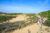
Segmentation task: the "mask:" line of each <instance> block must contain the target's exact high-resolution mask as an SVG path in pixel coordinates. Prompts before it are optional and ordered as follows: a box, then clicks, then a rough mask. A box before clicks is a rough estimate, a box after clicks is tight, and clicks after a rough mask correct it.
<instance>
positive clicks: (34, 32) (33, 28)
mask: <svg viewBox="0 0 50 33" xmlns="http://www.w3.org/2000/svg"><path fill="white" fill-rule="evenodd" d="M43 27H44V28H46V26H43ZM44 28H43V29H44ZM28 30H29V31H30V32H31V33H37V32H39V33H40V30H39V26H38V25H37V24H36V23H35V24H32V25H29V26H27V27H25V28H22V29H20V30H19V29H18V30H15V31H13V32H12V33H28ZM43 33H48V32H46V31H44V32H43Z"/></svg>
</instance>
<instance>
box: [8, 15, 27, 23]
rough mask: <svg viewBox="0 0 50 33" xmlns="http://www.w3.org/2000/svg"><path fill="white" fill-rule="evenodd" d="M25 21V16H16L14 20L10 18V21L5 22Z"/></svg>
mask: <svg viewBox="0 0 50 33" xmlns="http://www.w3.org/2000/svg"><path fill="white" fill-rule="evenodd" d="M26 19H27V16H26V15H17V17H16V18H12V19H11V20H9V21H7V22H16V21H25V20H26Z"/></svg>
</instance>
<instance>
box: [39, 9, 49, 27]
mask: <svg viewBox="0 0 50 33" xmlns="http://www.w3.org/2000/svg"><path fill="white" fill-rule="evenodd" d="M39 15H41V16H42V17H47V18H48V19H47V20H46V21H45V23H44V25H47V26H50V10H48V11H45V12H41V13H39Z"/></svg>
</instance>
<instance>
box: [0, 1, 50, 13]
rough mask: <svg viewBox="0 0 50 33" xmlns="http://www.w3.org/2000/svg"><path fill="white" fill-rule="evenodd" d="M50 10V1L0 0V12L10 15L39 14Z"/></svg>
mask: <svg viewBox="0 0 50 33" xmlns="http://www.w3.org/2000/svg"><path fill="white" fill-rule="evenodd" d="M46 10H50V0H0V11H2V12H8V13H39V12H42V11H46Z"/></svg>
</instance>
